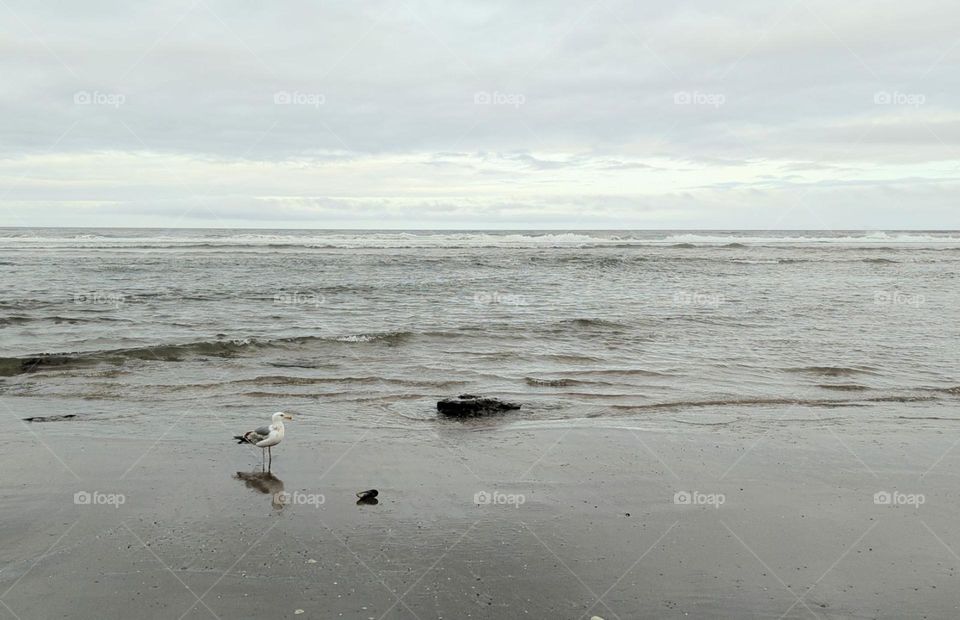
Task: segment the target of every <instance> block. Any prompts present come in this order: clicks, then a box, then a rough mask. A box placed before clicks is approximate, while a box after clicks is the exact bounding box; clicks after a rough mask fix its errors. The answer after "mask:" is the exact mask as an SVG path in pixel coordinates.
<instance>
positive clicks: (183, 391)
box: [0, 229, 960, 434]
mask: <svg viewBox="0 0 960 620" xmlns="http://www.w3.org/2000/svg"><path fill="white" fill-rule="evenodd" d="M958 268H960V232H895V231H888V232H831V233H825V232H822V231H810V232H803V231H782V232H777V231H763V232H736V231H729V232H722V231H706V232H693V231H616V232H610V231H571V232H555V231H554V232H550V231H512V232H478V231H460V232H449V231H443V232H436V231H433V232H431V231H413V232H390V231H356V232H348V231H272V230H270V231H268V230H155V229H154V230H131V229H122V230H121V229H0V343H2V348H0V401H2V402H3V404H4V405H5V406H6V408H8V409H9V410H11V411H13V412H15V414H16V415H23V416H26V415H28V414H29V415H74V416H76V420H77V421H80V422H89V425H88V426H87V428H94V427H99V429H98V431H97V432H101V433H102V432H123V433H127V434H130V433H133V434H137V433H143V434H149V433H150V432H152V429H157V428H166V427H168V426H169V422H170V419H171V416H176V415H181V414H182V413H183V412H184V411H202V412H210V413H213V414H215V415H216V416H217V417H218V419H221V420H226V421H227V422H230V421H232V419H234V418H236V419H245V420H246V419H249V417H250V415H251V414H253V413H254V412H257V414H258V415H260V414H263V415H264V416H265V415H266V414H268V413H269V412H271V411H275V410H278V409H287V410H291V411H295V412H298V413H301V414H303V415H308V416H310V415H316V416H318V417H319V416H322V417H323V418H324V419H325V420H327V421H328V422H329V423H336V424H342V425H345V426H356V427H358V428H364V427H371V426H373V425H388V426H395V427H411V428H420V427H422V426H423V425H424V424H432V423H436V409H435V402H436V400H437V399H439V398H443V397H446V396H451V395H456V394H458V393H463V392H470V393H480V394H486V395H496V396H501V397H504V398H508V399H510V400H515V401H518V402H521V403H523V405H524V407H523V409H522V410H521V411H520V412H514V413H510V414H506V416H505V417H504V418H500V419H499V420H500V421H501V422H519V423H527V424H563V423H569V422H570V421H576V423H578V424H615V422H616V420H617V419H619V418H622V417H624V416H634V417H635V416H645V417H647V418H649V419H670V420H674V421H680V422H684V421H687V422H690V421H696V422H702V423H710V420H721V421H722V420H724V419H728V418H729V416H738V417H745V416H746V417H748V416H751V415H760V414H770V415H784V416H787V415H788V414H789V415H795V414H797V412H804V413H805V414H811V413H812V414H813V415H825V414H824V413H823V412H825V411H827V410H829V415H830V416H831V417H836V416H842V415H858V416H863V415H877V416H884V415H885V416H900V415H907V416H910V415H915V416H918V417H923V416H927V417H936V416H939V415H944V416H946V415H949V413H950V412H951V411H955V410H956V406H957V404H958V402H960V400H958V398H960V352H958V351H960V350H958V347H957V346H956V342H957V336H958V330H960V321H958V318H960V279H958ZM911 412H912V413H911ZM105 420H110V421H112V422H113V423H112V424H110V425H102V424H99V423H100V422H103V421H105ZM107 426H108V430H102V429H103V428H104V427H107ZM78 428H80V429H83V428H85V427H84V425H83V424H81V425H79V426H78ZM81 432H82V431H81ZM209 432H220V433H222V432H223V429H213V430H210V431H209Z"/></svg>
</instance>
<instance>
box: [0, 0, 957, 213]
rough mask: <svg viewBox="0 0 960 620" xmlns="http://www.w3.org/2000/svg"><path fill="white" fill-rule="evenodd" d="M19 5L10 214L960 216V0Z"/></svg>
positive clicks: (3, 193) (0, 154)
mask: <svg viewBox="0 0 960 620" xmlns="http://www.w3.org/2000/svg"><path fill="white" fill-rule="evenodd" d="M0 12H3V13H6V16H5V19H3V20H0V49H2V52H3V55H2V58H3V64H4V75H5V79H4V80H3V82H2V83H0V112H2V114H0V128H2V133H3V136H4V140H3V141H2V142H0V200H2V204H3V208H2V209H0V225H5V226H17V225H23V226H35V225H51V226H55V225H64V226H76V225H87V226H141V225H143V226H257V227H285V226H289V227H317V228H325V227H374V228H376V227H417V228H430V227H441V228H520V227H538V228H609V227H634V228H643V227H651V228H669V227H686V228H718V227H719V228H960V218H958V215H957V213H958V211H957V209H956V208H955V207H954V206H953V201H954V198H953V197H954V196H955V194H956V190H957V185H958V183H957V179H956V173H957V169H958V165H960V153H958V148H957V144H958V138H960V112H958V108H957V103H958V98H960V89H958V84H957V76H958V75H960V73H958V71H957V69H958V64H960V46H958V43H960V40H958V37H960V35H957V34H956V32H955V24H956V23H957V22H958V18H960V6H958V5H956V4H955V3H950V2H936V1H920V2H917V3H909V4H904V3H898V2H886V1H870V2H856V1H855V2H847V3H836V2H821V1H818V0H796V1H794V2H787V3H781V4H772V3H769V2H762V1H738V2H730V3H716V2H708V1H703V2H680V3H662V2H647V1H643V2H608V1H604V0H601V1H599V2H587V3H556V2H538V1H533V2H524V3H516V2H487V3H464V2H370V3H363V4H358V3H352V4H348V3H343V4H339V3H329V4H327V3H315V2H305V1H304V2H297V1H295V2H283V3H274V4H270V5H264V6H259V5H256V4H254V3H235V2H226V1H217V0H184V1H164V2H158V3H152V4H150V5H144V6H137V5H132V4H129V3H120V2H97V1H92V2H85V3H65V4H58V5H56V6H53V5H47V6H43V5H38V4H36V3H32V2H29V1H26V0H17V1H14V0H5V2H4V6H0Z"/></svg>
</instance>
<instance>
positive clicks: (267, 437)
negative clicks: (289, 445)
mask: <svg viewBox="0 0 960 620" xmlns="http://www.w3.org/2000/svg"><path fill="white" fill-rule="evenodd" d="M292 419H293V416H291V415H289V414H287V413H284V412H282V411H278V412H276V413H275V414H273V415H272V416H270V420H271V422H272V423H271V424H270V426H261V427H260V428H258V429H256V430H252V431H247V432H246V433H244V434H243V435H234V436H233V438H234V439H236V440H238V443H248V444H252V445H254V446H256V447H258V448H261V450H262V449H263V448H266V450H267V454H268V455H269V462H270V464H269V465H267V468H268V469H269V468H270V466H272V465H273V453H272V452H271V451H270V448H272V447H273V446H275V445H277V444H278V443H280V442H281V441H283V421H284V420H292ZM261 455H262V452H261Z"/></svg>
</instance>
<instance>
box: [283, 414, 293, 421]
mask: <svg viewBox="0 0 960 620" xmlns="http://www.w3.org/2000/svg"><path fill="white" fill-rule="evenodd" d="M283 419H284V420H292V419H293V416H292V415H290V414H289V413H285V414H283Z"/></svg>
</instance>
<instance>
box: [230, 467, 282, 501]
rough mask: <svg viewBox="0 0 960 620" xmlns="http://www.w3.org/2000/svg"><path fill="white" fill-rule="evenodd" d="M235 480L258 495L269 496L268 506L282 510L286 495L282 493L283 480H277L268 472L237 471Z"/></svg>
mask: <svg viewBox="0 0 960 620" xmlns="http://www.w3.org/2000/svg"><path fill="white" fill-rule="evenodd" d="M234 478H236V479H237V480H241V481H243V484H244V485H246V487H247V488H248V489H253V490H254V491H257V492H258V493H263V494H264V495H267V494H269V495H270V505H271V506H273V507H274V508H276V509H277V510H282V509H283V505H284V504H285V503H286V501H285V500H286V493H285V492H284V487H283V480H281V479H280V478H277V477H276V476H274V475H273V474H272V473H270V472H268V471H251V472H245V471H238V472H237V473H236V475H235V476H234Z"/></svg>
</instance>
